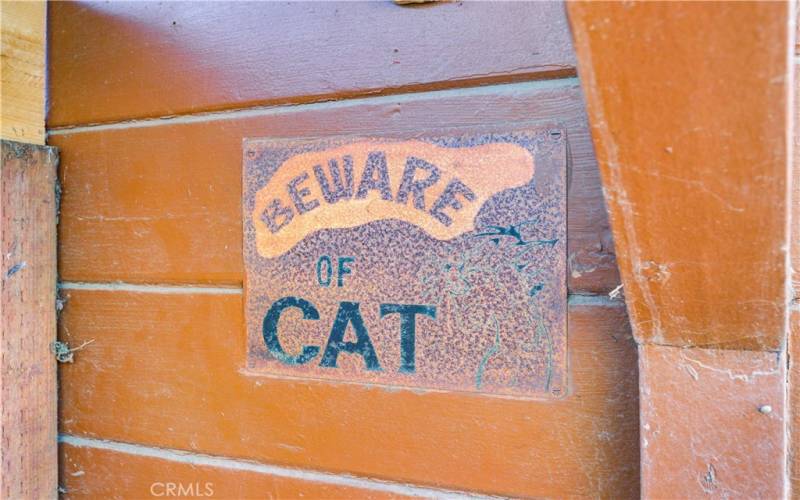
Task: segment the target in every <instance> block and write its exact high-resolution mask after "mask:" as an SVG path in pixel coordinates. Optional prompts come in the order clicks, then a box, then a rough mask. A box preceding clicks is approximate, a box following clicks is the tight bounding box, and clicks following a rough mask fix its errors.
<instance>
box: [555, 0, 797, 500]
mask: <svg viewBox="0 0 800 500" xmlns="http://www.w3.org/2000/svg"><path fill="white" fill-rule="evenodd" d="M793 8H794V4H793V3H791V2H785V3H760V2H742V3H667V2H664V3H661V2H655V3H647V2H641V3H640V2H625V3H621V2H620V3H600V2H597V3H594V2H592V3H583V2H576V3H569V4H568V12H569V15H570V22H571V24H572V29H573V37H574V40H575V47H576V51H577V55H578V72H579V76H580V79H581V82H582V85H583V89H584V92H585V95H586V99H587V107H588V111H589V119H590V125H591V129H592V137H593V140H594V144H595V148H596V150H597V159H598V163H599V166H600V170H601V174H602V178H603V186H604V191H605V195H606V202H607V204H608V207H609V212H610V216H611V224H612V230H613V234H614V240H615V244H616V249H617V257H618V262H619V265H620V272H621V275H622V282H623V285H624V291H625V299H626V304H627V306H628V310H629V313H630V317H631V323H632V327H633V330H634V335H635V337H636V339H637V342H638V343H639V346H640V347H639V356H640V361H639V367H640V419H641V420H640V424H641V460H642V494H643V496H644V497H672V498H680V497H699V496H703V495H706V494H713V495H719V496H723V497H724V496H729V495H734V496H740V497H764V498H779V497H782V496H784V495H786V494H787V492H788V490H789V485H788V484H787V481H786V477H787V475H786V466H787V443H786V441H787V439H786V435H787V433H786V431H787V423H786V418H785V415H786V413H787V411H786V410H787V405H786V403H785V399H786V390H785V389H786V373H787V371H786V355H785V353H786V337H787V324H788V313H789V304H790V301H791V293H790V287H789V273H790V266H789V260H788V249H789V243H790V237H789V213H790V210H789V208H790V206H791V197H790V186H791V178H790V175H789V172H790V159H791V154H790V153H791V146H792V145H791V142H790V140H789V139H790V137H791V132H792V114H791V109H790V108H791V102H792V98H791V93H792V90H793V73H792V69H793V68H792V67H791V61H792V59H791V56H792V54H793V50H794V41H793V37H794V33H793V31H792V30H790V26H791V25H792V22H791V21H792V16H793V14H794V11H793Z"/></svg>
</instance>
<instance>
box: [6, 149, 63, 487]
mask: <svg viewBox="0 0 800 500" xmlns="http://www.w3.org/2000/svg"><path fill="white" fill-rule="evenodd" d="M57 163H58V154H57V150H56V149H55V148H51V147H47V146H34V145H30V144H22V143H16V142H11V141H2V167H0V192H1V193H0V240H1V244H2V294H1V295H0V310H2V331H1V332H0V408H2V409H1V410H0V464H2V468H1V469H0V498H55V497H56V490H57V473H58V463H57V445H56V362H55V358H54V356H53V353H52V352H51V347H52V343H53V342H54V341H55V335H56V212H57V202H56V166H57Z"/></svg>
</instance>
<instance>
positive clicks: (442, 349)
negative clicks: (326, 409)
mask: <svg viewBox="0 0 800 500" xmlns="http://www.w3.org/2000/svg"><path fill="white" fill-rule="evenodd" d="M566 158H567V157H566V137H565V135H564V133H563V131H562V130H560V129H545V130H528V131H514V132H506V133H475V134H464V135H452V136H447V137H429V138H415V139H414V140H395V139H379V138H367V139H362V138H359V139H352V138H351V139H341V138H338V139H327V140H317V141H274V140H269V139H248V140H245V142H244V178H243V182H244V203H243V209H244V256H245V270H246V283H245V294H246V305H245V312H246V323H247V332H248V333H247V335H248V353H247V369H248V371H249V372H251V373H259V374H268V375H275V376H284V377H301V378H311V379H325V380H334V381H341V382H355V383H363V384H369V385H385V386H391V387H409V388H422V389H433V390H447V391H468V392H477V393H486V394H496V395H506V396H515V397H541V396H548V395H549V396H559V395H562V394H563V393H564V392H565V387H566V367H567V353H566V350H567V344H566V305H567V295H566V294H567V292H566V264H565V260H566V259H565V256H566V171H567V159H566Z"/></svg>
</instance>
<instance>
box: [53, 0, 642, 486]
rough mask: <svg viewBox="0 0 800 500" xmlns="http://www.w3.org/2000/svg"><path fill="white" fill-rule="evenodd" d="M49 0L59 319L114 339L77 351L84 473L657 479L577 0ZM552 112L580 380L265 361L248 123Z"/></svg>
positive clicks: (386, 481)
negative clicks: (279, 369)
mask: <svg viewBox="0 0 800 500" xmlns="http://www.w3.org/2000/svg"><path fill="white" fill-rule="evenodd" d="M49 18H50V24H49V29H50V36H51V39H50V46H49V50H50V75H49V77H50V109H49V114H48V128H49V137H48V141H49V143H50V144H53V145H56V146H58V147H59V148H60V150H61V177H60V178H61V183H62V188H63V198H62V204H61V219H60V226H59V273H60V278H61V280H62V290H61V293H62V295H63V296H64V299H65V300H66V301H67V302H66V307H65V310H64V312H63V314H62V317H61V322H60V338H61V339H62V340H63V341H65V342H68V343H69V344H70V345H71V346H78V345H82V344H84V343H87V342H90V343H88V344H86V346H85V347H84V348H83V349H82V350H80V351H77V352H76V353H75V360H74V362H73V363H71V364H64V365H62V366H61V371H60V377H61V378H60V398H61V406H60V432H61V436H62V442H63V444H62V447H61V460H62V470H61V483H62V486H63V487H64V488H66V490H67V491H68V492H69V495H70V496H75V497H79V496H84V495H86V496H89V495H99V494H103V493H107V492H108V491H110V489H111V488H117V491H118V492H119V493H121V494H124V495H127V496H142V495H147V494H148V489H149V488H151V487H152V485H153V484H154V483H155V482H169V481H177V482H181V483H184V484H185V483H195V482H198V483H201V484H202V483H204V482H206V481H210V482H214V483H215V485H216V493H217V495H219V496H226V495H227V496H231V495H240V494H244V493H243V492H247V491H260V492H264V491H267V492H269V493H271V494H273V495H280V496H299V495H300V494H306V495H307V496H323V495H324V496H328V495H342V496H352V495H353V494H354V492H355V491H358V492H360V493H359V494H360V495H363V496H375V497H381V496H402V495H408V496H417V495H431V494H436V493H437V492H439V489H444V490H448V491H455V492H470V493H479V494H496V495H509V496H567V495H601V496H614V497H636V496H638V493H639V437H638V424H639V422H638V396H637V390H638V375H637V358H636V347H635V344H634V342H633V340H632V338H631V335H630V330H629V326H628V320H627V317H626V314H625V309H624V306H623V304H622V302H620V301H614V300H611V299H609V298H608V297H607V293H608V292H609V291H610V290H612V289H614V288H615V287H616V286H617V285H618V284H619V276H618V272H617V267H616V261H615V258H614V253H613V244H612V241H611V236H610V231H609V226H608V220H607V215H606V211H605V208H604V205H603V193H602V190H601V185H600V179H599V174H598V170H597V165H596V162H595V157H594V152H593V149H592V144H591V140H590V137H589V133H588V128H587V121H586V113H585V109H584V103H583V98H582V94H581V90H580V85H579V81H578V79H577V77H576V71H575V55H574V52H573V49H572V47H571V43H570V34H569V29H568V26H567V21H566V15H565V12H564V7H563V5H562V4H560V3H498V4H490V3H483V4H480V3H466V2H465V3H461V2H451V3H444V4H434V5H424V6H418V7H401V6H398V5H395V4H393V3H389V2H382V3H324V4H323V3H306V4H283V3H281V4H277V3H258V4H248V3H236V4H229V5H224V4H220V3H205V4H191V5H189V4H183V3H149V2H148V3H97V4H92V3H61V2H54V3H51V4H50V15H49ZM552 122H559V123H562V124H563V125H564V126H565V127H566V128H567V130H568V135H569V141H570V148H571V153H570V154H571V183H570V187H569V199H568V203H569V219H568V234H569V242H568V247H569V248H568V265H569V269H568V286H569V291H570V305H569V363H570V394H569V395H568V396H567V397H565V398H564V399H562V400H558V401H520V400H512V399H497V398H487V397H481V396H468V395H460V394H446V393H428V392H412V391H405V390H403V391H389V390H385V389H378V388H365V387H359V386H352V385H339V384H331V383H322V382H309V381H297V380H286V379H276V378H258V377H250V376H246V375H243V374H242V373H240V370H241V369H242V368H243V367H244V363H245V350H246V347H245V332H244V328H243V317H242V310H243V306H242V293H241V286H242V273H243V270H242V224H241V141H242V138H244V137H264V136H269V137H287V138H288V137H323V136H330V135H349V134H353V135H356V134H357V135H372V136H400V135H402V136H413V135H416V134H422V133H424V132H426V131H431V130H434V131H435V130H437V129H441V128H445V127H457V126H470V125H491V126H498V125H499V126H509V127H512V126H515V125H519V124H522V123H525V124H530V123H552ZM182 452H187V453H188V455H187V454H183V453H182ZM109 475H112V476H113V478H114V482H113V484H112V483H110V482H109ZM347 488H355V490H348V489H347Z"/></svg>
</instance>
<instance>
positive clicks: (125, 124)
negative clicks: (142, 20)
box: [47, 76, 580, 136]
mask: <svg viewBox="0 0 800 500" xmlns="http://www.w3.org/2000/svg"><path fill="white" fill-rule="evenodd" d="M569 87H578V88H579V87H580V80H579V79H578V78H577V77H575V76H569V77H564V78H554V79H548V80H533V81H528V82H520V83H505V84H496V85H484V86H479V87H462V88H455V89H445V90H428V91H424V92H407V93H399V94H391V95H379V96H373V97H370V96H366V97H364V96H361V97H355V98H349V99H348V98H344V99H339V100H335V101H320V102H312V103H301V104H279V105H272V106H270V105H267V106H254V107H248V108H239V109H229V110H224V111H205V112H199V113H188V114H183V115H175V116H163V117H157V118H141V119H134V120H124V121H119V122H111V123H100V124H89V125H77V126H67V127H59V128H53V129H50V130H48V131H47V135H48V136H56V135H69V134H80V133H84V132H101V131H104V130H124V129H132V128H147V127H158V126H161V125H180V124H191V123H204V122H215V121H221V120H231V119H241V118H253V117H259V116H274V115H280V114H286V113H295V112H305V111H322V110H331V109H339V108H347V107H352V106H359V105H363V104H371V105H381V104H402V103H405V102H413V101H419V100H426V99H435V98H447V97H473V96H483V95H489V94H491V95H514V94H516V93H523V92H530V91H536V90H550V89H561V88H569Z"/></svg>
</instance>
